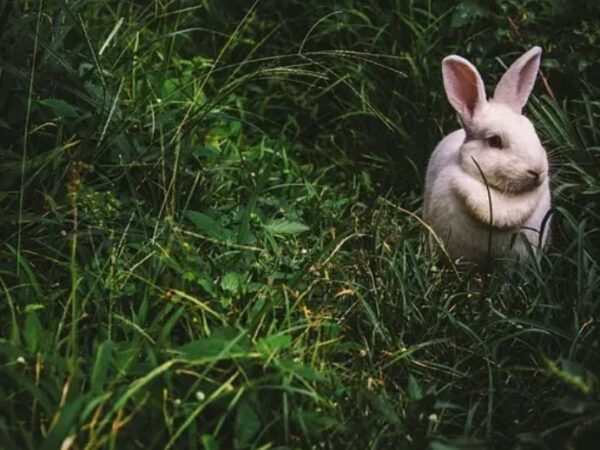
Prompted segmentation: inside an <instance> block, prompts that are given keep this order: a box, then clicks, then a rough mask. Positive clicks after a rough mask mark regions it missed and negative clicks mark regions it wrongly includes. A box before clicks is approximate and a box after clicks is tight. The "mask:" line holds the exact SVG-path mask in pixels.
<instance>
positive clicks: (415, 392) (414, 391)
mask: <svg viewBox="0 0 600 450" xmlns="http://www.w3.org/2000/svg"><path fill="white" fill-rule="evenodd" d="M408 397H409V398H410V399H411V400H413V401H419V400H421V399H422V398H423V390H422V389H421V386H420V385H419V382H418V381H417V379H416V378H415V377H413V376H412V375H410V376H409V377H408Z"/></svg>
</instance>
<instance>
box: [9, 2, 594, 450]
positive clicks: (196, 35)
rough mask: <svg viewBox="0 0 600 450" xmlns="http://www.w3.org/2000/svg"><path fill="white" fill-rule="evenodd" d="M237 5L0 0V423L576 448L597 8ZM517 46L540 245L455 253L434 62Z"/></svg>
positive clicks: (24, 427)
mask: <svg viewBox="0 0 600 450" xmlns="http://www.w3.org/2000/svg"><path fill="white" fill-rule="evenodd" d="M242 3H244V4H243V7H242V6H240V2H233V1H231V2H227V1H224V2H211V1H205V2H188V1H170V2H159V1H152V2H109V1H93V2H91V1H84V0H75V1H71V2H65V3H63V2H61V1H52V0H46V1H44V2H41V1H29V2H22V3H20V4H17V3H13V2H9V1H0V12H2V14H1V15H0V17H2V19H1V21H2V25H3V26H2V27H1V29H2V38H1V39H0V55H1V60H0V61H1V62H0V67H1V72H0V80H1V81H2V89H1V92H0V111H1V112H2V114H0V127H2V129H3V132H2V135H1V136H0V155H1V157H2V160H1V161H2V174H3V175H2V179H0V208H1V214H0V228H1V230H2V245H1V247H0V252H1V256H2V257H1V258H0V291H1V292H2V298H3V301H2V302H1V303H0V320H1V321H2V328H1V329H2V330H3V331H2V332H1V334H0V439H1V441H2V446H3V448H6V449H23V448H26V449H55V448H63V449H69V448H70V449H79V448H81V449H84V448H85V449H96V448H114V449H116V448H177V449H179V448H203V449H206V450H214V449H227V448H236V449H245V448H262V449H267V448H272V449H275V448H281V449H283V448H336V449H337V448H372V449H381V448H394V449H397V448H407V449H409V448H430V449H433V450H443V449H475V448H523V449H525V448H593V445H594V442H596V439H597V438H598V435H599V433H600V399H599V396H598V389H599V385H598V378H597V373H598V370H599V369H600V358H599V353H598V351H599V345H600V335H599V333H598V326H597V320H598V312H599V311H598V297H599V294H600V272H599V261H600V258H599V256H600V255H599V252H600V250H599V249H600V228H599V225H600V217H599V215H598V208H597V205H598V201H599V200H600V199H599V194H600V187H599V186H600V185H599V181H598V180H599V179H600V176H599V175H600V174H599V173H598V168H599V165H598V149H600V136H599V133H598V131H597V128H598V127H597V124H596V121H597V120H598V117H599V113H600V103H599V102H598V101H596V100H595V98H597V93H598V86H597V84H595V83H597V81H596V80H597V78H595V74H597V73H598V62H597V61H595V60H594V59H593V57H591V56H589V53H588V52H590V51H591V49H592V48H593V42H595V39H596V38H600V36H599V35H600V32H598V30H596V29H595V28H594V27H593V24H592V23H590V22H589V21H588V20H587V18H589V17H590V14H592V13H593V11H595V9H594V8H596V6H595V5H594V4H592V3H589V4H587V3H582V5H581V8H580V9H579V10H578V11H577V12H574V11H571V10H569V11H567V12H565V10H564V9H561V5H562V3H560V2H550V1H545V2H540V5H542V6H539V7H534V6H532V5H529V4H525V6H523V5H521V4H519V5H516V4H513V3H512V2H510V1H503V2H499V3H498V5H497V7H495V9H486V8H483V7H479V6H477V5H476V4H474V3H472V2H460V3H458V4H457V5H455V4H454V2H435V3H434V2H424V1H423V2H401V1H393V2H386V4H385V5H384V2H371V3H369V4H368V5H367V4H364V3H363V2H355V1H352V0H344V1H339V2H336V4H333V5H322V4H320V3H319V2H296V1H294V0H286V1H285V2H283V3H284V4H281V3H279V2H278V4H277V7H276V6H275V3H274V2H272V1H268V0H265V1H262V2H255V3H246V2H242ZM388 3H389V4H388ZM528 8H529V9H528ZM563 8H564V5H563ZM464 13H466V16H464ZM507 15H508V17H510V18H511V22H510V23H507V22H506V16H507ZM484 36H486V37H487V38H486V39H485V40H482V37H484ZM490 36H491V37H492V38H490ZM523 36H526V37H527V38H525V37H523ZM553 39H554V40H556V39H562V40H561V41H559V43H563V41H564V42H566V43H567V44H568V45H565V46H562V45H556V46H553V44H552V43H553V42H554V41H553ZM532 43H541V44H542V45H544V47H545V49H547V55H546V61H547V62H546V63H545V65H544V74H545V76H546V78H547V81H548V86H549V87H550V88H551V90H548V89H546V88H544V87H543V86H542V85H539V86H538V87H537V88H536V96H535V98H534V99H533V100H532V101H531V104H530V105H529V108H528V114H529V115H530V116H531V118H532V119H533V121H534V122H535V124H536V127H537V129H538V131H539V133H540V136H542V138H543V141H544V143H545V144H546V147H547V148H548V150H549V152H550V153H551V157H552V162H553V184H554V186H553V190H554V200H555V201H554V206H555V208H554V217H553V236H552V245H551V246H550V248H549V249H548V251H547V252H546V253H545V254H543V255H540V256H539V257H537V258H534V259H533V260H532V261H531V262H530V263H528V264H522V265H520V266H518V267H516V268H514V269H513V270H497V271H495V272H494V273H492V274H490V275H489V276H481V275H476V274H470V273H462V272H459V271H457V270H453V268H451V267H447V266H443V265H441V264H439V262H440V261H442V260H443V254H442V252H441V251H439V250H438V249H437V246H436V245H435V242H434V241H433V238H432V237H431V236H428V235H427V232H426V226H424V224H423V223H422V221H420V220H419V214H420V207H421V203H422V198H421V192H422V188H423V173H424V168H425V165H426V162H427V158H428V155H429V154H430V152H431V150H432V149H433V146H434V145H435V143H436V142H437V141H438V140H439V139H440V138H441V136H443V135H444V133H446V132H448V131H450V130H452V129H453V128H454V127H455V126H456V125H455V123H454V121H453V117H452V113H451V111H450V108H449V107H448V106H447V104H446V101H445V99H444V98H443V94H442V86H441V83H440V79H439V78H440V77H439V64H440V61H441V59H442V57H443V56H444V55H446V54H449V53H452V52H455V51H457V52H460V53H462V54H465V55H467V56H469V57H471V58H472V59H473V60H476V62H477V64H478V66H479V67H481V68H482V72H483V73H484V74H485V78H486V80H487V82H488V83H491V82H492V81H494V80H496V79H497V77H498V75H499V73H500V67H501V66H500V64H499V63H498V60H494V59H493V57H492V56H498V58H499V60H501V61H502V62H503V63H506V62H508V61H510V59H511V58H513V56H514V55H515V54H517V53H519V52H520V51H521V50H522V49H524V48H526V47H527V46H528V45H530V44H532ZM565 49H575V50H574V51H576V52H578V53H577V54H578V55H579V60H578V61H579V63H578V65H574V64H573V63H572V61H571V59H569V58H572V56H571V54H570V53H567V50H565ZM570 51H571V50H568V52H570ZM565 61H566V62H565ZM488 74H489V75H488ZM565 80H568V82H566V81H565ZM552 97H553V98H554V99H553V98H552ZM428 240H429V243H428V244H429V247H430V248H432V249H433V251H431V252H426V251H425V244H426V243H427V241H428Z"/></svg>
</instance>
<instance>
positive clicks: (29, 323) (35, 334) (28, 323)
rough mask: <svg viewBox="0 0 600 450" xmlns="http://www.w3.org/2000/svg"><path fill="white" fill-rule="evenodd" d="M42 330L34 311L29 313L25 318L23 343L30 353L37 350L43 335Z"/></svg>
mask: <svg viewBox="0 0 600 450" xmlns="http://www.w3.org/2000/svg"><path fill="white" fill-rule="evenodd" d="M43 332H44V330H43V328H42V324H41V323H40V320H39V319H38V316H37V314H36V313H35V311H31V312H30V313H28V314H27V317H26V318H25V327H24V329H23V333H24V335H25V336H24V337H25V343H26V344H27V348H28V350H29V351H30V352H31V353H35V352H36V351H37V350H38V349H39V344H40V341H41V339H42V335H43Z"/></svg>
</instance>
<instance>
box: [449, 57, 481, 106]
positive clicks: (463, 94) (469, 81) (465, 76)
mask: <svg viewBox="0 0 600 450" xmlns="http://www.w3.org/2000/svg"><path fill="white" fill-rule="evenodd" d="M446 64H447V68H448V78H447V82H448V84H449V86H448V88H449V89H448V94H449V97H451V100H452V103H453V104H454V106H458V108H459V110H460V112H461V113H462V114H465V115H466V116H467V117H473V113H474V112H475V108H476V106H477V101H478V90H477V81H478V80H477V75H476V74H475V73H473V71H472V70H471V69H470V68H469V67H467V66H465V65H464V64H463V63H461V62H459V61H448V62H447V63H446Z"/></svg>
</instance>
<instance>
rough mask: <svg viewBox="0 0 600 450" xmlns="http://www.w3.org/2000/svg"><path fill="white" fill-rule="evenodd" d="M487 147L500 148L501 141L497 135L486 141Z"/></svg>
mask: <svg viewBox="0 0 600 450" xmlns="http://www.w3.org/2000/svg"><path fill="white" fill-rule="evenodd" d="M486 141H487V143H488V145H489V146H490V147H493V148H502V139H500V136H498V135H497V134H495V135H493V136H490V137H489V138H487V139H486Z"/></svg>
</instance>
